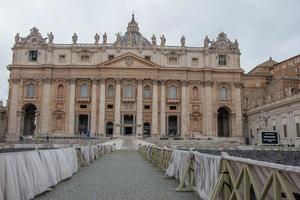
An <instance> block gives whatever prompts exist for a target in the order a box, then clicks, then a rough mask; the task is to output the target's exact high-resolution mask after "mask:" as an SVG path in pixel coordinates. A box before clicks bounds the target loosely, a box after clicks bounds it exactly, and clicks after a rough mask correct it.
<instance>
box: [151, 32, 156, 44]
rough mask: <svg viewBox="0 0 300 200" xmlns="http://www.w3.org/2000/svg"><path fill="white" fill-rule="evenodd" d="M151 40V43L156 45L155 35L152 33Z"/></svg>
mask: <svg viewBox="0 0 300 200" xmlns="http://www.w3.org/2000/svg"><path fill="white" fill-rule="evenodd" d="M151 41H152V45H153V46H156V37H155V35H154V34H153V35H152V38H151Z"/></svg>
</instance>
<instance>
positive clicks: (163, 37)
mask: <svg viewBox="0 0 300 200" xmlns="http://www.w3.org/2000/svg"><path fill="white" fill-rule="evenodd" d="M166 41H167V40H166V38H165V36H164V34H163V35H162V36H161V37H160V46H161V47H164V46H165V45H166Z"/></svg>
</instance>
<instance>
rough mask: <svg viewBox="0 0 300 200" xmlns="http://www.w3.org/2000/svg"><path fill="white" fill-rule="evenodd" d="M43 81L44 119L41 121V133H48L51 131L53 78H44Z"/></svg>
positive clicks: (42, 112)
mask: <svg viewBox="0 0 300 200" xmlns="http://www.w3.org/2000/svg"><path fill="white" fill-rule="evenodd" d="M42 83H43V101H42V109H41V114H42V121H41V134H44V135H47V134H49V133H50V131H49V120H50V115H51V114H50V98H51V97H50V96H51V95H50V89H51V79H49V78H46V79H43V80H42Z"/></svg>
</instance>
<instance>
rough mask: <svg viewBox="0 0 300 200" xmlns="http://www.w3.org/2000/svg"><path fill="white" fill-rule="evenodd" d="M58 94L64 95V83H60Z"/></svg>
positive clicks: (59, 95)
mask: <svg viewBox="0 0 300 200" xmlns="http://www.w3.org/2000/svg"><path fill="white" fill-rule="evenodd" d="M57 96H58V97H62V96H64V86H63V84H59V85H58V87H57Z"/></svg>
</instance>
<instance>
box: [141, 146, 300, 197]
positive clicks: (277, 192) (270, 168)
mask: <svg viewBox="0 0 300 200" xmlns="http://www.w3.org/2000/svg"><path fill="white" fill-rule="evenodd" d="M138 151H139V152H140V153H141V154H142V155H143V157H144V158H145V159H146V160H149V161H150V162H151V163H152V164H153V165H154V166H155V167H157V168H160V169H163V170H166V169H167V168H168V166H169V164H170V163H171V161H172V160H171V159H172V153H173V150H172V149H166V148H160V147H156V146H149V145H148V146H146V145H141V146H139V149H138ZM221 157H222V159H221V166H220V171H219V176H218V180H217V183H216V184H215V186H214V187H213V191H212V193H211V195H210V199H212V200H216V199H219V198H220V199H225V200H227V199H237V200H242V199H243V200H244V199H245V200H250V199H260V200H263V199H275V200H279V199H288V200H296V199H300V192H299V190H300V188H299V187H300V168H299V167H292V166H285V165H279V164H273V163H267V162H262V161H256V160H250V159H244V158H237V157H232V156H229V155H228V154H227V153H222V155H221ZM186 179H188V181H186ZM195 179H196V178H195V157H194V156H191V158H190V159H189V161H188V165H187V168H186V169H185V171H184V173H183V175H182V177H180V179H179V180H180V182H179V185H178V187H177V188H176V191H178V192H183V191H185V192H186V191H196V187H195V186H196V183H195Z"/></svg>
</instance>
